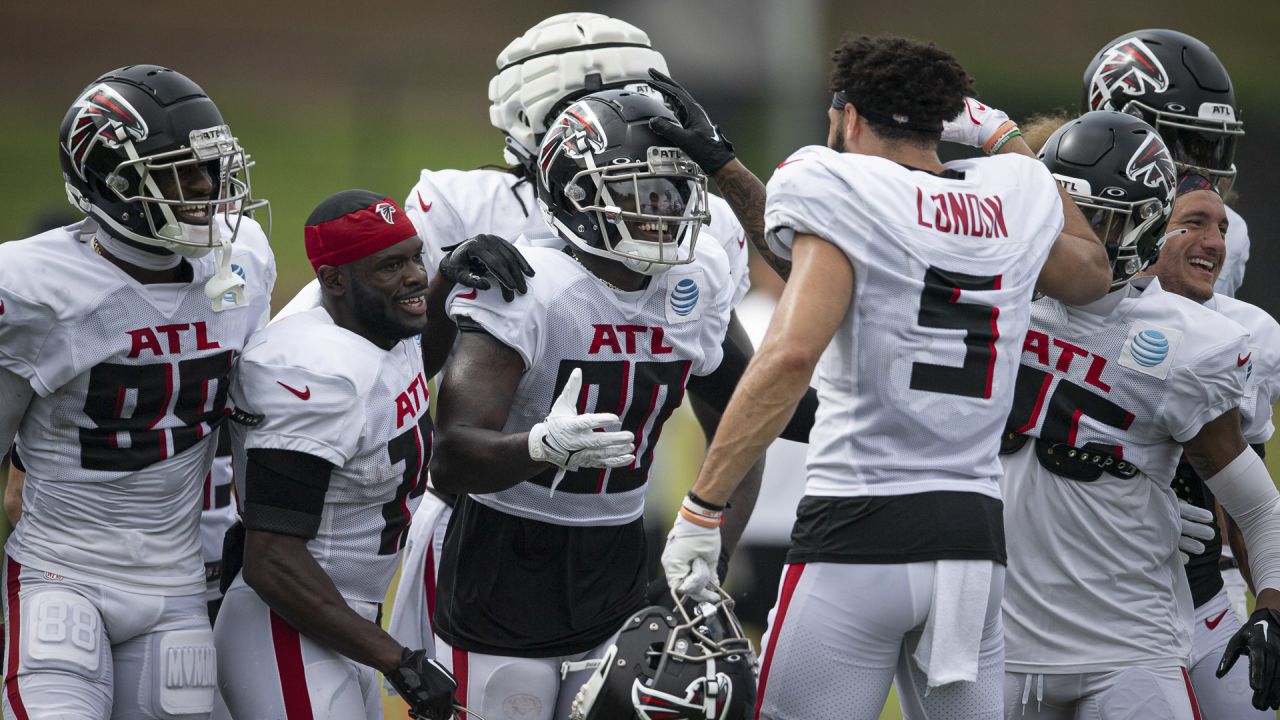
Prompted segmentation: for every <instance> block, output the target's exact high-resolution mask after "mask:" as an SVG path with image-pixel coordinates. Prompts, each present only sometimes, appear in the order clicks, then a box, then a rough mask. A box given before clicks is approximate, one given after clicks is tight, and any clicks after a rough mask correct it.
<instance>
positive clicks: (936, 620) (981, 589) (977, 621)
mask: <svg viewBox="0 0 1280 720" xmlns="http://www.w3.org/2000/svg"><path fill="white" fill-rule="evenodd" d="M991 569H992V563H991V561H990V560H939V561H937V562H936V563H935V569H934V572H933V603H932V606H931V607H930V608H929V617H928V618H927V619H926V620H925V622H924V631H923V633H922V634H921V636H920V644H919V645H918V646H917V647H916V651H915V653H914V654H913V655H912V657H913V658H915V661H916V663H917V664H918V665H919V666H920V669H921V670H922V671H924V673H925V674H926V675H927V676H928V677H929V687H930V688H935V687H939V686H941V685H946V684H948V683H953V682H956V681H964V682H974V681H976V680H977V679H978V644H979V643H980V642H981V641H982V628H983V626H984V625H985V624H986V617H987V601H988V599H989V598H990V595H991Z"/></svg>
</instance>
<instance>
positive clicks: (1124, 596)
mask: <svg viewBox="0 0 1280 720" xmlns="http://www.w3.org/2000/svg"><path fill="white" fill-rule="evenodd" d="M1248 354H1249V348H1248V333H1247V331H1246V330H1245V329H1244V328H1243V327H1241V326H1240V325H1238V324H1237V323H1235V322H1232V321H1231V320H1228V319H1225V318H1223V317H1222V316H1221V315H1218V314H1217V313H1215V312H1214V311H1212V310H1210V309H1209V308H1207V307H1204V306H1203V305H1200V304H1198V303H1196V302H1194V301H1192V300H1189V299H1187V298H1184V297H1182V296H1179V295H1175V294H1172V293H1169V292H1165V291H1164V290H1163V289H1162V288H1161V287H1160V284H1159V281H1158V280H1157V279H1155V278H1143V279H1140V280H1136V281H1133V282H1131V283H1130V284H1129V285H1126V286H1125V287H1123V288H1121V289H1119V290H1115V291H1113V292H1112V293H1110V294H1108V295H1107V296H1106V297H1104V298H1103V299H1101V300H1099V301H1097V302H1095V303H1093V304H1091V305H1087V306H1083V307H1078V308H1077V307H1070V306H1067V305H1064V304H1062V303H1060V302H1057V301H1055V300H1052V299H1049V298H1043V299H1040V300H1038V301H1036V302H1035V303H1033V308H1032V319H1031V328H1030V329H1029V330H1028V331H1027V336H1026V341H1025V343H1024V345H1023V352H1022V369H1021V371H1020V373H1019V376H1018V392H1017V398H1016V399H1015V401H1014V407H1013V410H1012V412H1011V413H1010V419H1009V424H1008V426H1007V428H1008V430H1009V431H1010V432H1018V433H1023V434H1025V435H1028V436H1031V437H1035V438H1039V439H1040V440H1041V441H1042V443H1044V444H1046V445H1047V444H1053V445H1054V448H1053V452H1054V453H1056V454H1064V453H1067V452H1070V450H1069V449H1068V447H1067V446H1070V447H1075V448H1083V449H1086V450H1088V451H1090V452H1093V451H1098V452H1102V453H1106V454H1109V455H1111V456H1112V458H1113V461H1114V462H1117V463H1118V461H1119V460H1121V459H1122V460H1123V461H1125V462H1127V463H1130V464H1132V465H1133V466H1134V467H1136V469H1137V472H1136V474H1131V476H1130V477H1122V476H1120V474H1113V473H1110V472H1102V473H1101V474H1100V475H1098V477H1097V479H1096V480H1077V479H1071V478H1069V477H1066V476H1065V475H1064V474H1060V473H1058V472H1052V471H1050V470H1048V469H1046V467H1045V466H1044V465H1042V463H1041V462H1040V460H1039V459H1038V458H1037V448H1036V447H1035V443H1033V442H1028V443H1026V444H1025V445H1024V446H1023V447H1022V448H1021V449H1020V450H1018V451H1017V452H1015V453H1013V454H1011V455H1007V456H1005V457H1004V461H1005V475H1004V478H1003V480H1002V481H1001V488H1002V490H1003V491H1004V502H1005V533H1006V537H1007V543H1006V544H1007V547H1008V551H1009V565H1008V567H1009V572H1008V575H1007V576H1006V578H1005V596H1004V620H1005V646H1006V649H1005V653H1006V666H1007V667H1008V668H1009V669H1010V670H1011V671H1013V672H1035V673H1050V672H1052V673H1078V672H1103V671H1109V670H1114V669H1118V668H1121V667H1124V666H1127V665H1129V664H1132V663H1148V664H1151V663H1154V664H1162V663H1163V664H1169V665H1180V664H1185V659H1186V657H1187V655H1188V654H1189V653H1190V632H1191V619H1192V615H1191V613H1192V600H1191V595H1190V590H1189V588H1188V585H1187V578H1186V573H1185V572H1184V571H1183V568H1182V564H1181V560H1180V558H1179V556H1178V553H1177V541H1178V535H1179V528H1180V524H1179V520H1178V510H1177V505H1176V498H1175V496H1174V493H1173V490H1172V489H1171V488H1170V482H1171V481H1172V479H1173V475H1174V470H1175V468H1176V466H1177V463H1178V458H1179V457H1180V456H1181V454H1182V446H1181V444H1182V443H1183V442H1186V441H1188V440H1190V439H1191V438H1193V437H1195V436H1196V435H1197V434H1198V433H1199V432H1200V429H1201V427H1203V426H1204V424H1205V423H1207V422H1209V421H1210V420H1213V419H1215V418H1217V417H1219V416H1221V415H1222V414H1223V413H1224V412H1227V411H1228V410H1230V409H1232V408H1234V407H1237V406H1238V405H1239V404H1240V402H1241V398H1242V397H1243V395H1244V391H1245V376H1246V373H1247V369H1246V365H1247V361H1248V359H1249V358H1248V357H1247V356H1248ZM1240 360H1244V361H1246V362H1245V363H1241V362H1239V361H1240ZM1042 450H1043V448H1042ZM1063 472H1066V471H1065V470H1064V471H1063ZM1126 474H1127V473H1126Z"/></svg>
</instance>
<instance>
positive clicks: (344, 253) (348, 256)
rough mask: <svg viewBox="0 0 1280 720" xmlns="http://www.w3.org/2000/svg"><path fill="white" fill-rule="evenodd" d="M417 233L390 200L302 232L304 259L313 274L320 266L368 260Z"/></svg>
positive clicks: (309, 227)
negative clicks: (305, 249)
mask: <svg viewBox="0 0 1280 720" xmlns="http://www.w3.org/2000/svg"><path fill="white" fill-rule="evenodd" d="M375 197H376V196H375ZM417 234H418V231H417V230H416V229H415V228H414V227H413V223H411V222H409V218H408V217H406V216H405V214H404V211H403V210H401V209H400V206H399V205H397V204H396V203H395V201H393V200H392V199H391V198H383V199H382V200H379V201H377V202H375V203H371V204H370V205H368V206H367V207H363V208H360V209H359V210H355V211H353V212H350V213H347V214H346V215H341V216H339V217H336V218H334V219H333V220H328V221H325V222H322V223H316V224H315V225H308V226H307V227H306V229H305V231H304V237H305V238H306V246H307V259H308V260H310V261H311V267H312V268H314V269H315V270H317V271H319V270H320V266H321V265H333V266H337V265H346V264H347V263H349V262H355V261H356V260H359V259H361V258H366V257H369V256H370V255H372V254H374V253H376V252H378V251H379V250H385V249H387V248H389V247H391V246H392V245H395V244H396V243H398V242H401V241H403V240H407V239H408V238H411V237H413V236H414V235H417Z"/></svg>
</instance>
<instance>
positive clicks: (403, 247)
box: [364, 235, 422, 265]
mask: <svg viewBox="0 0 1280 720" xmlns="http://www.w3.org/2000/svg"><path fill="white" fill-rule="evenodd" d="M421 254H422V239H421V238H419V237H418V236H417V235H410V236H409V237H407V238H405V239H404V240H401V241H400V242H398V243H396V244H395V245H392V246H391V247H386V248H383V249H381V250H379V251H378V252H376V253H373V254H372V255H370V256H369V257H367V258H364V260H365V261H366V262H368V263H369V264H370V265H376V264H378V263H380V262H384V261H386V260H393V259H394V260H400V259H406V258H411V257H414V256H416V255H421Z"/></svg>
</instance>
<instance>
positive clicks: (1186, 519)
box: [1178, 500, 1218, 565]
mask: <svg viewBox="0 0 1280 720" xmlns="http://www.w3.org/2000/svg"><path fill="white" fill-rule="evenodd" d="M1178 516H1179V517H1178V519H1179V520H1180V521H1181V522H1182V534H1181V535H1179V536H1178V555H1179V556H1181V557H1182V564H1183V565H1186V564H1187V563H1189V562H1191V556H1192V555H1199V554H1200V553H1202V552H1204V544H1205V543H1206V542H1208V541H1210V540H1212V539H1213V535H1214V533H1216V532H1217V531H1218V519H1217V518H1215V517H1214V516H1213V513H1212V512H1210V511H1208V510H1205V509H1204V508H1202V507H1196V506H1195V505H1192V504H1191V503H1188V502H1183V501H1181V500H1179V501H1178Z"/></svg>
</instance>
